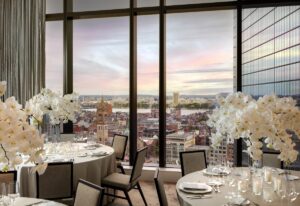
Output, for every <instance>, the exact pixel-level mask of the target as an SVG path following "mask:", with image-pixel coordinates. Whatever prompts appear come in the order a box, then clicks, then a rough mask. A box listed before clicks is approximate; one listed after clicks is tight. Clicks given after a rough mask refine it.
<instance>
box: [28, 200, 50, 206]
mask: <svg viewBox="0 0 300 206" xmlns="http://www.w3.org/2000/svg"><path fill="white" fill-rule="evenodd" d="M46 202H48V200H41V201H38V202H35V203H32V204H29V205H26V206H34V205H39V204H42V203H46Z"/></svg>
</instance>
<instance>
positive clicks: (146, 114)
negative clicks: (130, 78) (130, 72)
mask: <svg viewBox="0 0 300 206" xmlns="http://www.w3.org/2000/svg"><path fill="white" fill-rule="evenodd" d="M158 24H159V17H158V15H150V16H148V15H147V16H139V17H138V19H137V33H138V36H137V43H138V50H137V54H138V61H137V62H138V63H137V75H138V76H137V84H138V85H137V88H138V110H137V112H138V144H137V145H138V147H139V148H141V147H144V146H147V147H148V155H147V160H146V163H147V165H148V166H153V165H157V164H158V150H159V149H158V136H159V134H158V133H159V132H158V131H159V124H158V122H159V116H158V115H159V112H158V95H159V83H158V80H159V39H158V37H159V25H158Z"/></svg>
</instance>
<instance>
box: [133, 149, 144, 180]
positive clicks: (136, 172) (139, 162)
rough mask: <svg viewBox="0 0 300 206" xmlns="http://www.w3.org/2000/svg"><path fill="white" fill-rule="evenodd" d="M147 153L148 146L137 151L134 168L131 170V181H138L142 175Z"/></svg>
mask: <svg viewBox="0 0 300 206" xmlns="http://www.w3.org/2000/svg"><path fill="white" fill-rule="evenodd" d="M146 153H147V147H144V148H143V149H141V150H139V151H137V153H136V156H135V160H134V165H133V169H132V172H131V177H130V182H134V181H136V180H137V179H138V178H139V177H140V176H141V175H142V170H143V166H144V163H145V159H146Z"/></svg>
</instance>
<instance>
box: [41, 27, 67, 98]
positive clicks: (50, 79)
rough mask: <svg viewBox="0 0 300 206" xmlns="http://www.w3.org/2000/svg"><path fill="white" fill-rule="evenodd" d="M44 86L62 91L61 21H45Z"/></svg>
mask: <svg viewBox="0 0 300 206" xmlns="http://www.w3.org/2000/svg"><path fill="white" fill-rule="evenodd" d="M45 48H46V51H45V53H46V57H47V58H46V69H45V71H46V82H45V85H46V88H49V89H52V90H54V91H59V92H62V91H63V71H64V62H63V56H64V55H63V22H62V21H49V22H46V43H45Z"/></svg>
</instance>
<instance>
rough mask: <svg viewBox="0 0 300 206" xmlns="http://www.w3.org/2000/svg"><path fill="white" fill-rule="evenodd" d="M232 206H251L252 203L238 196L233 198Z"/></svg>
mask: <svg viewBox="0 0 300 206" xmlns="http://www.w3.org/2000/svg"><path fill="white" fill-rule="evenodd" d="M230 204H232V205H249V204H250V201H249V200H247V199H246V198H244V197H241V196H238V197H235V198H232V199H231V200H230Z"/></svg>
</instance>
